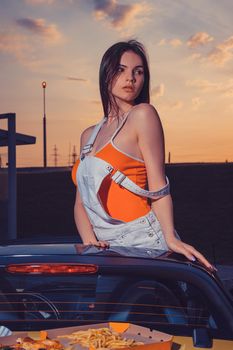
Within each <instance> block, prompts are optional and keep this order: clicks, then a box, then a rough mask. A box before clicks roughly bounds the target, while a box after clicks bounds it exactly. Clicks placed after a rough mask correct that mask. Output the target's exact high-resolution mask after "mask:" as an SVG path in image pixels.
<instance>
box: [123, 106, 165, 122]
mask: <svg viewBox="0 0 233 350" xmlns="http://www.w3.org/2000/svg"><path fill="white" fill-rule="evenodd" d="M129 119H131V121H132V122H133V123H136V124H138V123H139V124H141V123H144V122H146V123H154V122H155V121H159V122H160V118H159V114H158V112H157V110H156V109H155V107H154V106H153V105H151V104H150V103H140V104H138V105H136V106H134V107H133V108H132V110H131V112H130V113H129Z"/></svg>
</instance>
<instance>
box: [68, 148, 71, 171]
mask: <svg viewBox="0 0 233 350" xmlns="http://www.w3.org/2000/svg"><path fill="white" fill-rule="evenodd" d="M70 159H71V144H70V142H69V156H68V166H71V163H70Z"/></svg>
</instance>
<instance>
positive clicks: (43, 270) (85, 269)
mask: <svg viewBox="0 0 233 350" xmlns="http://www.w3.org/2000/svg"><path fill="white" fill-rule="evenodd" d="M6 271H7V272H10V273H24V274H25V273H26V274H34V275H36V274H49V275H56V274H58V275H59V274H89V273H96V272H97V271H98V266H96V265H91V264H60V263H50V264H43V263H38V264H37V263H36V264H35V263H31V264H11V265H8V266H7V267H6Z"/></svg>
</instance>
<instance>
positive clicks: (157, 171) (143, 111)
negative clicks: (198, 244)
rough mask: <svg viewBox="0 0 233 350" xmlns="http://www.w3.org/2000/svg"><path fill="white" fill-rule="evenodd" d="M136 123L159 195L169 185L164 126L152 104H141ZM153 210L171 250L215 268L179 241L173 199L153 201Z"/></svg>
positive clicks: (151, 185)
mask: <svg viewBox="0 0 233 350" xmlns="http://www.w3.org/2000/svg"><path fill="white" fill-rule="evenodd" d="M134 121H135V127H136V134H137V137H138V145H139V148H140V151H141V153H142V157H143V159H144V161H145V165H146V169H147V177H148V186H149V190H150V191H157V190H159V189H161V188H162V187H164V186H165V185H166V179H165V155H164V153H165V152H164V136H163V129H162V125H161V122H160V119H159V116H158V113H157V112H156V110H155V109H154V107H152V106H151V105H149V104H141V105H139V106H138V107H137V108H135V109H134ZM152 209H153V210H154V212H155V214H156V216H157V218H158V220H159V222H160V225H161V228H162V231H163V233H164V236H165V239H166V243H167V245H168V248H169V249H171V250H173V251H175V252H177V253H181V254H184V255H185V256H186V257H187V258H188V259H190V260H195V259H196V258H197V259H198V260H199V261H201V262H202V263H203V264H204V265H205V266H207V267H208V268H211V269H212V268H213V266H212V265H211V264H210V263H209V262H208V261H207V260H206V258H205V257H204V256H203V255H202V254H201V253H200V252H198V251H197V250H196V249H195V248H194V247H192V246H191V245H189V244H186V243H184V242H182V241H180V240H179V239H178V238H176V236H175V228H174V220H173V205H172V198H171V195H167V196H165V197H162V198H160V199H158V200H153V201H152Z"/></svg>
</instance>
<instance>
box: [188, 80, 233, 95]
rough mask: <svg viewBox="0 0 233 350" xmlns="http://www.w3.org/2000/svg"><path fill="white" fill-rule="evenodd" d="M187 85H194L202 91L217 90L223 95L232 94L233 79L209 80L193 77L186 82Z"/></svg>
mask: <svg viewBox="0 0 233 350" xmlns="http://www.w3.org/2000/svg"><path fill="white" fill-rule="evenodd" d="M186 85H187V86H191V87H194V88H196V89H198V90H199V91H201V92H203V93H210V92H217V93H218V94H220V95H221V96H223V97H232V96H233V79H229V80H228V81H227V82H224V83H222V82H211V81H209V80H204V79H203V80H202V79H195V80H189V81H187V82H186Z"/></svg>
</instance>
